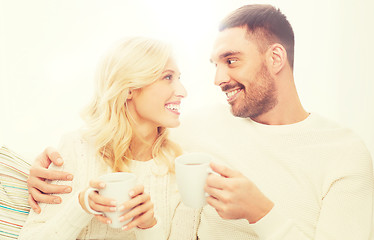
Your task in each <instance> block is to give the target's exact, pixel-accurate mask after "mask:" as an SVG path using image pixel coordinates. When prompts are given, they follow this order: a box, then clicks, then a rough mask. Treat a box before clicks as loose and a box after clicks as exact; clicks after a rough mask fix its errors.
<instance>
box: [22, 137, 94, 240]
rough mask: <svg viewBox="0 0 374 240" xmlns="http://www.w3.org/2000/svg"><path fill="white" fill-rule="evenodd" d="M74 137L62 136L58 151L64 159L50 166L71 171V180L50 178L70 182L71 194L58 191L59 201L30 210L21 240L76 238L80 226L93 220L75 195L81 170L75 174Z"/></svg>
mask: <svg viewBox="0 0 374 240" xmlns="http://www.w3.org/2000/svg"><path fill="white" fill-rule="evenodd" d="M74 144H76V141H75V140H74V139H64V140H63V141H62V144H61V146H60V148H59V151H60V153H61V155H62V157H63V158H64V165H63V166H62V167H56V166H51V168H52V169H56V170H57V169H59V170H63V171H67V172H70V173H72V174H74V180H73V181H52V183H53V184H58V185H69V186H71V187H72V192H71V193H70V194H59V195H58V196H60V197H61V198H62V203H61V204H43V203H42V204H40V207H41V209H42V211H41V213H40V214H36V213H34V212H32V211H31V212H30V215H29V216H28V218H27V220H26V223H25V225H24V227H23V229H22V231H21V233H20V236H19V239H20V240H26V239H27V240H33V239H35V240H40V239H51V240H54V239H56V240H64V239H66V240H67V239H76V237H77V236H78V235H79V233H80V231H81V230H82V228H83V227H85V226H86V225H87V224H88V223H89V221H90V220H91V219H92V215H90V214H87V213H86V212H85V211H84V210H83V209H82V208H81V206H80V204H79V201H78V194H79V192H80V190H81V189H82V186H80V184H79V183H80V182H81V181H80V178H84V176H82V174H84V173H82V172H79V174H78V172H77V171H78V169H80V168H79V167H78V161H77V160H78V159H77V156H76V155H75V152H76V151H74V150H75V147H76V146H75V145H74Z"/></svg>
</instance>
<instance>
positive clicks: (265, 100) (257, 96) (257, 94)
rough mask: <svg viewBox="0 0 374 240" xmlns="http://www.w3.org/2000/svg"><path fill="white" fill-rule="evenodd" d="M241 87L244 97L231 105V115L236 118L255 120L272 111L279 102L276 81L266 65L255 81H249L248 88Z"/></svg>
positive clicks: (263, 65) (262, 67)
mask: <svg viewBox="0 0 374 240" xmlns="http://www.w3.org/2000/svg"><path fill="white" fill-rule="evenodd" d="M240 85H242V84H240ZM241 87H242V89H243V90H242V91H243V92H242V93H241V94H244V95H243V96H244V97H243V98H239V99H236V100H235V101H234V102H233V103H231V113H232V114H233V115H234V116H236V117H242V118H248V117H249V118H252V119H254V118H256V117H258V116H260V115H262V114H264V113H267V112H268V111H270V110H271V109H272V108H274V107H275V105H276V104H277V102H278V100H277V98H276V87H275V83H274V79H273V78H272V77H271V76H270V73H269V71H268V69H267V68H266V66H265V64H262V66H261V69H260V70H259V71H258V72H257V74H256V76H255V80H254V81H252V82H251V81H248V82H247V85H246V86H244V85H242V86H241ZM240 97H241V96H240Z"/></svg>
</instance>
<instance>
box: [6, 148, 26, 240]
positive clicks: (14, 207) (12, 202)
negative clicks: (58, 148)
mask: <svg viewBox="0 0 374 240" xmlns="http://www.w3.org/2000/svg"><path fill="white" fill-rule="evenodd" d="M29 169H30V163H28V162H26V161H25V160H23V159H22V158H21V157H20V156H18V155H17V154H16V153H14V152H12V151H11V150H9V149H8V148H6V147H4V146H2V147H0V186H1V189H0V239H2V240H3V239H4V240H8V239H17V238H18V233H19V231H20V230H21V228H22V226H23V224H24V222H25V221H26V218H27V215H28V213H29V211H30V206H29V204H28V202H27V198H28V192H27V183H26V180H27V177H28V175H29Z"/></svg>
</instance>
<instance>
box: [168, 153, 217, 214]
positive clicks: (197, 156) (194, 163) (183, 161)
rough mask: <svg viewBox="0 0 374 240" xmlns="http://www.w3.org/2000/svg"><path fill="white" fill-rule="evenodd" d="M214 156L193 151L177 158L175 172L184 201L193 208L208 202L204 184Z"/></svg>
mask: <svg viewBox="0 0 374 240" xmlns="http://www.w3.org/2000/svg"><path fill="white" fill-rule="evenodd" d="M211 161H212V157H211V156H210V155H209V154H206V153H199V152H192V153H187V154H184V155H181V156H179V157H177V158H176V159H175V173H176V178H177V184H178V190H179V192H180V195H181V197H182V202H183V203H184V204H185V205H186V206H189V207H192V208H200V207H203V206H204V205H205V204H206V199H205V198H206V193H205V192H204V185H205V182H206V178H207V177H208V174H209V172H211V170H210V167H209V163H210V162H211Z"/></svg>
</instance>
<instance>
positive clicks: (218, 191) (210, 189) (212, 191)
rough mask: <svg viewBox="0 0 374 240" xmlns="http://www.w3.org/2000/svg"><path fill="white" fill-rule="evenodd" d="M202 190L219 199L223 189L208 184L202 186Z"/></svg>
mask: <svg viewBox="0 0 374 240" xmlns="http://www.w3.org/2000/svg"><path fill="white" fill-rule="evenodd" d="M204 191H205V192H206V193H207V194H209V195H210V196H212V197H214V198H216V199H220V198H221V196H222V195H223V190H222V189H218V188H214V187H209V186H208V185H205V186H204Z"/></svg>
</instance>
